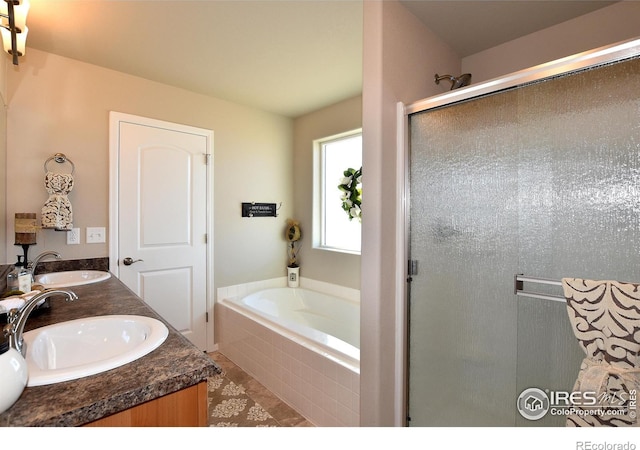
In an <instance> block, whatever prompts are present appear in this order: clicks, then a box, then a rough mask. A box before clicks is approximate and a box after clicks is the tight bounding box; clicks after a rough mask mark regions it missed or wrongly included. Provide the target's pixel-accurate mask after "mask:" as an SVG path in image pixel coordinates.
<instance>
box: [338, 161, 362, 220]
mask: <svg viewBox="0 0 640 450" xmlns="http://www.w3.org/2000/svg"><path fill="white" fill-rule="evenodd" d="M343 175H344V177H343V178H342V180H341V181H340V184H339V185H338V189H340V190H341V191H342V197H341V200H342V209H344V210H345V212H346V213H347V215H348V216H349V220H353V219H358V221H359V222H362V167H360V168H359V169H357V170H356V169H352V168H348V169H347V170H345V171H344V173H343Z"/></svg>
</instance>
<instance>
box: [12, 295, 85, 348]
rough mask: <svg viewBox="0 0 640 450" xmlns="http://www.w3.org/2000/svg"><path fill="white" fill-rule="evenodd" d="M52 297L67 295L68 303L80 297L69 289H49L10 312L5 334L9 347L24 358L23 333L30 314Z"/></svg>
mask: <svg viewBox="0 0 640 450" xmlns="http://www.w3.org/2000/svg"><path fill="white" fill-rule="evenodd" d="M52 295H65V296H66V297H67V299H66V301H74V300H78V296H77V295H76V294H75V292H73V291H70V290H68V289H47V290H44V291H42V292H40V293H39V294H36V295H34V296H33V297H31V298H30V299H29V300H27V302H26V303H25V305H24V306H23V307H22V308H21V309H16V308H13V309H12V310H11V311H9V315H8V318H7V324H6V325H5V326H4V328H3V332H4V335H5V336H6V337H7V338H8V341H9V347H12V348H15V349H16V350H17V351H19V352H20V353H21V354H22V356H25V354H26V353H27V348H26V347H25V346H24V339H23V338H22V333H23V332H24V326H25V324H26V323H27V319H28V318H29V314H31V311H33V310H34V309H35V307H36V306H37V305H38V303H40V302H41V301H43V300H46V299H47V298H49V297H51V296H52Z"/></svg>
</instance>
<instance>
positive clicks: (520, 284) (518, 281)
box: [513, 273, 566, 303]
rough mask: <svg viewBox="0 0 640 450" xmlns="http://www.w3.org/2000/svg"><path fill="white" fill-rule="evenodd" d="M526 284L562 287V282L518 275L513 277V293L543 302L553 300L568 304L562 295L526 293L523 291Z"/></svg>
mask: <svg viewBox="0 0 640 450" xmlns="http://www.w3.org/2000/svg"><path fill="white" fill-rule="evenodd" d="M525 282H527V283H539V284H547V285H553V286H562V282H561V281H558V280H551V279H549V278H539V277H527V276H524V275H523V274H521V273H518V274H515V275H514V276H513V293H514V294H516V295H518V296H522V297H532V298H539V299H542V300H552V301H554V302H562V303H565V302H566V299H565V298H564V297H563V296H561V295H552V294H542V293H540V292H531V291H525V290H523V289H524V283H525Z"/></svg>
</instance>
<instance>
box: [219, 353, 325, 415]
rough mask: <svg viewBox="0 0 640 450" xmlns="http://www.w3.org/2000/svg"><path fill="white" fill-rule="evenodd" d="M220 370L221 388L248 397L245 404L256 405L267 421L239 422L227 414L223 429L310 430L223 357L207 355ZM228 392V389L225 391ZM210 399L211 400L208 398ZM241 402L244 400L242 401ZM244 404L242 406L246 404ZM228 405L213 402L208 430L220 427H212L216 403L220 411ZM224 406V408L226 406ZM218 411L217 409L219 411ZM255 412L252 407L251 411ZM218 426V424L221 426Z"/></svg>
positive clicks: (289, 409) (283, 403)
mask: <svg viewBox="0 0 640 450" xmlns="http://www.w3.org/2000/svg"><path fill="white" fill-rule="evenodd" d="M208 355H209V356H210V357H211V358H212V359H213V360H214V361H215V362H216V363H217V364H218V365H219V366H220V368H221V369H222V370H223V375H222V377H223V380H220V381H221V382H222V383H224V385H225V386H228V387H229V388H235V391H236V392H237V391H240V393H241V394H242V395H243V396H247V397H249V399H247V400H246V401H248V402H249V403H251V404H253V403H254V402H255V404H256V405H257V407H258V408H259V409H260V407H262V408H261V409H260V410H262V409H263V410H264V411H266V412H267V413H268V414H267V416H270V417H269V418H262V419H254V420H243V419H239V418H238V417H239V416H237V415H235V414H233V415H231V414H229V415H228V417H230V419H229V422H224V423H230V425H226V426H280V427H312V426H313V424H311V423H310V422H309V421H307V420H306V419H305V418H304V417H303V416H301V415H300V414H299V413H298V412H297V411H295V410H294V409H293V408H291V407H290V406H289V405H287V404H286V403H285V402H283V401H282V400H280V399H279V398H278V397H276V396H275V395H274V394H272V393H271V392H269V391H268V390H267V389H266V388H265V387H264V386H262V385H261V384H260V383H258V382H257V381H256V380H255V379H254V378H253V377H251V376H250V375H249V374H247V373H246V372H244V371H243V370H242V369H240V368H239V367H238V366H236V365H235V364H234V363H233V362H232V361H230V360H229V359H228V358H227V357H226V356H224V355H223V354H221V353H220V352H212V353H209V354H208ZM227 389H228V388H227ZM210 398H213V397H212V396H211V395H210ZM242 401H245V400H242ZM246 401H245V402H246ZM226 402H228V401H227V400H223V401H221V402H220V403H218V400H215V399H214V400H213V401H212V404H211V405H210V408H209V410H210V413H209V416H210V418H211V420H212V423H211V425H212V426H220V425H217V424H214V423H213V421H214V420H215V417H213V416H212V412H213V415H214V416H215V412H214V411H215V408H216V406H217V405H216V403H218V404H219V405H220V407H224V406H225V405H222V404H223V403H226ZM227 406H228V405H227ZM220 407H218V408H220ZM254 408H255V407H254ZM227 409H228V408H227ZM253 417H254V418H255V417H260V415H259V414H258V415H256V414H253ZM221 423H222V422H221Z"/></svg>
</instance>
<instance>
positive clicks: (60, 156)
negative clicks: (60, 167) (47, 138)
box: [44, 153, 76, 175]
mask: <svg viewBox="0 0 640 450" xmlns="http://www.w3.org/2000/svg"><path fill="white" fill-rule="evenodd" d="M51 160H54V161H55V162H57V163H59V164H63V163H66V162H68V163H69V164H71V175H73V173H74V172H75V171H76V166H75V164H73V161H71V160H70V159H69V158H67V155H65V154H64V153H56V154H55V155H53V156H52V157H51V158H49V159H47V160H46V161H45V162H44V171H45V173H46V172H49V170H48V169H47V164H49V162H50V161H51Z"/></svg>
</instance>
